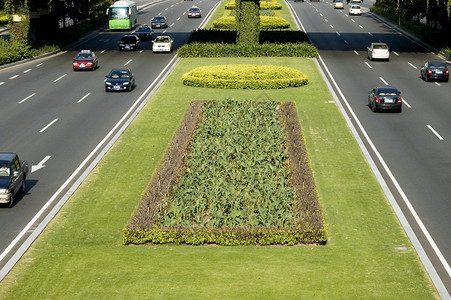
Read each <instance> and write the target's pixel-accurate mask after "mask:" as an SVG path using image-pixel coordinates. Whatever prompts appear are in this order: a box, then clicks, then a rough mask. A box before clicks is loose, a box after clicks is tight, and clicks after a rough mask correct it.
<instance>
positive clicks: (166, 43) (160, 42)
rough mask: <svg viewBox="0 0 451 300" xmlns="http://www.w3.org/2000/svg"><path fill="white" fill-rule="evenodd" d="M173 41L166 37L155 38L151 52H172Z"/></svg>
mask: <svg viewBox="0 0 451 300" xmlns="http://www.w3.org/2000/svg"><path fill="white" fill-rule="evenodd" d="M172 43H173V40H172V39H171V37H170V36H168V35H160V36H157V37H156V38H155V40H154V41H153V45H152V51H153V52H172Z"/></svg>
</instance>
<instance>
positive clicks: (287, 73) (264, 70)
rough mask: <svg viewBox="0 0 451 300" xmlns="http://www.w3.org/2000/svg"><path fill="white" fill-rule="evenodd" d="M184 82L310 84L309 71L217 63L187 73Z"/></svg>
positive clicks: (272, 85)
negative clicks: (304, 72)
mask: <svg viewBox="0 0 451 300" xmlns="http://www.w3.org/2000/svg"><path fill="white" fill-rule="evenodd" d="M182 80H183V84H185V85H188V86H195V87H208V88H222V89H283V88H289V87H298V86H303V85H306V84H308V77H307V75H305V74H303V73H302V72H300V71H298V70H296V69H294V68H289V67H282V66H272V65H216V66H203V67H198V68H195V69H192V70H191V71H190V72H188V73H185V74H183V76H182Z"/></svg>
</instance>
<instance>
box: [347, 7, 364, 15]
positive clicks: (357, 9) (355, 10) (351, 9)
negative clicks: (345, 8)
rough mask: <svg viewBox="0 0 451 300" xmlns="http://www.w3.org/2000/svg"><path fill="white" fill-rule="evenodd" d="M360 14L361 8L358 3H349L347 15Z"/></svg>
mask: <svg viewBox="0 0 451 300" xmlns="http://www.w3.org/2000/svg"><path fill="white" fill-rule="evenodd" d="M361 14H362V8H361V7H360V5H356V4H351V7H349V15H359V16H360V15H361Z"/></svg>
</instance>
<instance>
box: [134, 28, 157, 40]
mask: <svg viewBox="0 0 451 300" xmlns="http://www.w3.org/2000/svg"><path fill="white" fill-rule="evenodd" d="M153 33H154V32H153V30H152V28H150V26H149V25H141V26H140V27H139V28H138V30H136V34H137V35H138V37H139V39H140V40H141V41H142V40H152V38H153Z"/></svg>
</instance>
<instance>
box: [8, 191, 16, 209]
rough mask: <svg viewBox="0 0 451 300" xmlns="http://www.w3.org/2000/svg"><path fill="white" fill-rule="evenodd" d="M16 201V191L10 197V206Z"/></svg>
mask: <svg viewBox="0 0 451 300" xmlns="http://www.w3.org/2000/svg"><path fill="white" fill-rule="evenodd" d="M15 201H16V199H15V197H14V193H11V198H9V204H8V207H13V206H14V202H15Z"/></svg>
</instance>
